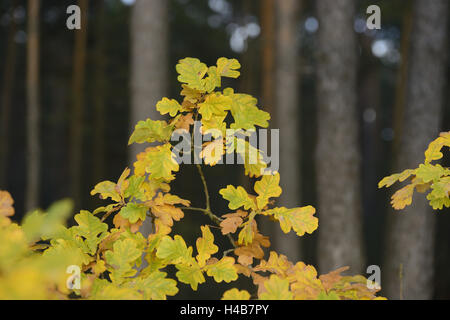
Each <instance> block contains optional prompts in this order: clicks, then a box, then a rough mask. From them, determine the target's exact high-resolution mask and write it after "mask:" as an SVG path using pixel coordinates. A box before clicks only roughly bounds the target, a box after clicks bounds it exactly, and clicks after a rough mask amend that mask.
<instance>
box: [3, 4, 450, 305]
mask: <svg viewBox="0 0 450 320" xmlns="http://www.w3.org/2000/svg"><path fill="white" fill-rule="evenodd" d="M74 2H75V1H66V0H64V1H61V0H44V1H42V4H41V6H42V7H41V12H40V13H41V16H40V19H41V20H40V27H41V39H40V40H41V56H40V67H41V73H40V94H41V101H40V104H41V111H40V116H41V120H40V130H41V137H40V143H41V164H40V167H41V173H40V179H41V182H40V190H39V205H40V207H43V208H46V207H48V206H49V205H50V204H51V203H52V202H54V201H55V200H58V199H61V198H65V197H71V194H70V183H71V182H70V176H69V167H68V166H69V153H68V149H69V145H70V140H69V132H70V123H71V122H70V118H71V114H70V103H71V100H70V95H71V85H72V84H71V81H72V72H73V55H74V32H73V31H70V30H68V29H67V28H66V27H65V23H66V18H67V14H66V12H65V10H66V8H67V6H68V5H70V4H74ZM125 2H126V1H120V0H108V1H104V3H105V7H104V8H105V20H104V22H103V32H102V34H101V39H100V38H99V35H98V34H96V33H95V26H96V24H97V23H99V22H98V16H97V12H98V11H97V1H89V16H88V17H89V18H88V19H89V20H88V25H89V28H88V42H87V67H86V77H85V83H84V92H85V97H86V98H85V103H84V117H83V124H82V132H83V157H82V159H83V162H82V192H81V194H82V199H81V201H80V203H77V207H78V208H87V209H93V208H95V207H96V206H97V205H99V204H100V203H101V202H100V201H99V200H98V199H94V198H92V197H91V196H90V195H89V192H90V190H91V189H92V188H93V186H94V185H95V184H96V183H97V182H99V181H101V180H105V179H107V180H112V181H115V180H116V179H117V178H118V177H119V176H120V174H121V172H122V171H123V169H124V168H125V167H126V166H127V165H128V163H127V162H128V161H127V159H128V158H127V150H128V149H127V142H128V138H129V135H130V123H129V122H130V120H129V114H130V95H131V93H130V59H131V57H130V41H131V40H130V13H131V6H130V4H127V3H125ZM168 2H169V37H170V38H169V48H168V52H167V55H168V57H169V63H168V68H170V69H169V70H170V72H169V79H168V85H169V92H170V94H169V95H168V96H169V97H170V98H177V99H178V98H179V95H178V94H179V83H178V82H177V81H176V77H177V74H176V71H175V65H176V63H177V61H178V60H179V59H182V58H184V57H197V58H199V59H200V60H202V61H203V62H205V63H206V64H208V65H212V64H214V63H215V61H216V59H217V58H218V57H222V56H223V57H228V58H237V59H239V60H240V61H241V63H242V65H243V69H242V76H241V78H240V79H239V80H237V81H234V82H230V85H232V86H234V87H235V88H237V89H239V90H240V91H243V92H246V93H249V94H251V95H254V96H255V97H258V98H261V96H262V92H261V78H262V76H263V75H262V70H261V57H262V51H261V32H260V31H261V30H260V15H261V12H260V11H261V10H260V1H237V0H234V1H232V0H222V1H207V0H198V1H197V0H196V1H193V0H170V1H168ZM369 4H378V5H380V7H381V8H382V29H381V30H378V31H370V30H364V28H363V29H361V25H362V26H364V24H365V17H366V14H365V8H366V7H367V6H368V5H369ZM357 5H358V8H357V15H356V16H355V32H356V33H357V40H358V49H359V57H358V59H359V62H358V84H359V85H360V86H361V85H362V83H363V81H362V79H367V77H373V79H372V80H373V82H372V83H373V85H372V86H369V87H368V89H367V88H365V89H364V90H363V88H359V90H358V112H359V138H360V145H361V150H362V174H361V179H362V196H363V228H364V229H363V230H364V241H365V243H364V245H365V246H366V258H367V261H366V262H367V265H371V264H377V265H381V264H382V259H383V247H384V245H385V244H384V242H383V241H384V240H383V239H384V237H385V229H386V228H385V220H386V219H385V218H386V216H387V214H388V212H389V210H388V208H389V196H390V191H388V190H378V188H377V183H378V181H379V180H380V179H381V178H382V177H384V176H386V175H388V174H391V173H393V170H394V169H393V165H392V159H393V154H394V153H395V149H394V144H393V141H394V138H395V134H396V132H395V130H394V128H395V123H394V105H395V95H396V90H397V89H398V86H399V83H398V72H399V66H400V61H401V55H402V52H401V38H402V35H403V32H404V30H403V22H404V16H405V14H406V13H407V12H408V10H409V9H408V7H409V6H410V1H402V0H389V1H387V0H385V1H357ZM11 6H12V1H10V0H2V1H1V3H0V39H1V41H0V61H1V62H0V74H1V75H2V80H1V81H2V83H1V85H2V86H4V84H5V82H6V81H9V79H5V78H4V77H3V74H4V72H5V68H6V66H7V63H8V62H7V61H6V46H7V38H8V35H9V33H10V32H11V31H10V30H11V29H10V21H11V20H10V18H9V17H10V12H11ZM26 8H27V4H26V1H23V0H20V1H17V2H16V6H15V9H14V14H13V16H14V20H15V22H16V24H17V30H15V33H14V43H15V46H16V55H15V56H16V62H15V68H16V69H15V77H14V80H13V91H12V108H11V114H10V118H9V120H8V122H9V124H10V126H9V133H8V134H9V139H8V140H9V141H10V143H9V148H10V149H9V153H8V157H7V159H6V168H7V175H6V180H5V181H3V182H2V184H1V185H0V189H4V190H8V191H10V192H11V194H12V196H13V198H14V199H15V208H16V212H17V213H16V215H15V219H16V220H18V221H19V220H20V219H21V217H22V216H23V215H24V213H25V207H24V203H25V185H26V148H25V146H26V122H25V115H26V107H27V103H26V87H25V85H26V82H25V75H26V67H27V66H26V43H27V29H26V23H27V12H26ZM330 10H332V8H330ZM316 23H317V20H316V12H315V5H314V1H311V0H310V1H303V8H302V11H301V16H300V17H299V19H298V37H299V38H300V44H301V45H300V49H299V52H298V59H299V65H301V71H300V72H301V85H300V86H299V88H298V90H299V91H301V110H300V117H299V121H300V123H301V124H300V128H301V134H300V139H301V143H302V154H301V158H302V162H301V163H302V168H301V177H302V178H301V184H302V194H301V199H302V203H303V204H304V205H307V204H311V205H313V206H315V205H317V195H316V192H315V189H316V188H315V187H316V185H315V162H314V150H315V146H316V137H317V123H318V122H319V121H320V119H319V118H318V116H317V103H316V81H315V70H316V67H315V66H316V63H317V62H316V56H315V52H316V45H317V43H316V41H317V39H316V36H317V27H318V26H317V25H316ZM249 24H251V29H248V30H250V31H251V32H250V33H251V34H250V35H248V38H246V39H245V38H242V36H239V32H237V31H236V30H237V29H236V28H237V27H239V26H241V27H242V26H248V25H249ZM358 26H359V27H358ZM100 40H102V41H103V43H104V46H105V47H104V56H103V59H104V63H105V79H106V83H105V88H106V89H105V103H104V104H105V112H104V114H103V122H104V127H105V132H104V136H105V139H104V143H105V149H104V151H105V154H104V155H103V157H104V159H106V161H104V163H103V168H102V169H103V170H102V172H101V174H99V173H98V172H95V170H94V161H95V154H96V153H95V150H94V149H95V146H94V145H93V141H94V135H95V132H96V130H95V129H96V126H98V123H97V122H96V119H95V117H94V113H93V103H94V102H93V101H94V97H95V95H96V84H95V83H94V82H95V81H94V79H95V78H94V77H93V70H94V69H95V63H96V60H95V59H94V48H95V45H96V44H97V43H98V41H100ZM447 69H448V67H447ZM149 72H151V71H149ZM446 74H447V78H448V75H449V74H450V73H448V72H447V73H446ZM449 89H450V88H449V85H448V81H447V84H446V90H445V92H446V100H445V104H444V108H443V111H444V112H443V114H444V119H443V120H442V121H441V123H442V128H441V131H449V130H450V108H449V96H448V92H449V91H450V90H449ZM367 101H369V102H370V104H371V105H370V106H369V108H367ZM368 109H369V111H368ZM2 153H3V150H2V149H0V156H2V157H3V155H2ZM405 169H406V168H405ZM195 173H196V172H195V170H194V168H191V167H189V166H186V165H183V166H182V170H181V171H180V173H179V174H178V175H177V180H176V182H175V184H174V188H173V189H174V193H175V194H178V195H180V196H182V197H183V198H186V199H192V200H193V205H194V206H201V205H202V204H201V203H202V201H203V190H202V188H201V183H200V179H199V178H198V177H197V176H196V175H195ZM242 173H243V169H242V168H237V167H233V166H221V167H220V166H219V167H215V168H207V169H206V171H205V174H206V176H207V180H208V182H209V184H210V189H211V190H210V193H211V194H212V195H217V193H218V190H219V189H221V188H222V187H224V186H226V185H227V184H234V185H236V184H238V183H240V181H241V176H242ZM212 201H213V208H214V210H215V211H216V212H222V213H227V208H226V203H225V202H224V201H223V200H220V199H219V198H218V197H217V196H213V198H212ZM436 215H437V232H436V248H435V253H436V263H435V272H436V273H435V289H434V292H435V293H434V297H435V298H438V299H448V298H450V275H449V272H448V270H450V246H449V244H450V233H449V232H448V230H449V229H450V216H449V212H448V210H443V211H442V212H438V213H436ZM199 222H201V223H208V221H207V220H206V219H204V218H203V217H200V216H198V215H197V214H195V213H193V214H192V215H188V214H186V218H185V219H184V220H183V222H182V223H178V225H177V228H176V229H175V231H177V232H180V233H182V234H184V235H185V237H186V240H187V241H188V242H189V243H191V244H193V243H194V241H195V238H196V237H197V236H198V234H197V231H198V230H197V229H198V223H199ZM319 229H320V224H319ZM192 230H195V231H194V232H193V231H192ZM215 234H216V233H215ZM316 240H317V232H316V233H314V234H313V235H307V236H305V237H304V238H303V240H302V242H303V244H304V253H303V256H304V257H303V260H304V261H305V262H306V263H310V264H313V265H317V254H316ZM224 243H225V242H224ZM0 246H1V244H0ZM180 287H181V288H182V289H185V287H186V286H184V285H182V284H180ZM188 292H189V290H182V292H181V294H180V296H178V297H180V298H186V297H192V296H189V295H188ZM217 292H223V290H221V289H220V290H217V291H216V290H215V289H214V290H212V289H211V288H210V287H209V286H208V285H203V286H200V289H199V292H198V295H197V294H196V295H195V296H194V297H204V298H212V297H213V296H212V295H214V298H218V297H219V295H218V293H217ZM216 295H217V297H216Z"/></svg>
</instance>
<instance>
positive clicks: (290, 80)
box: [274, 0, 302, 261]
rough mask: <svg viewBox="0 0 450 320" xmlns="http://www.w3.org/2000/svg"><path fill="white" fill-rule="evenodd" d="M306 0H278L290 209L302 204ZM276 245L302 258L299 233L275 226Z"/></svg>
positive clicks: (280, 120) (283, 157) (278, 75)
mask: <svg viewBox="0 0 450 320" xmlns="http://www.w3.org/2000/svg"><path fill="white" fill-rule="evenodd" d="M301 3H302V1H299V0H279V1H277V2H276V10H275V12H276V17H277V19H276V21H277V28H276V39H277V41H276V71H275V80H276V89H275V99H276V103H275V106H276V109H274V112H276V121H277V128H280V169H279V171H280V174H281V180H280V185H281V188H282V189H283V193H282V195H281V197H280V199H279V204H280V205H282V206H285V207H288V208H293V207H298V206H300V205H301V199H300V193H301V190H300V189H301V188H300V182H301V177H300V176H301V174H300V168H301V158H300V147H301V146H300V145H301V136H300V128H299V115H300V72H299V71H300V70H299V69H300V66H299V62H300V56H299V43H298V42H299V32H298V28H297V27H298V19H299V11H300V6H301ZM275 230H276V231H275V238H274V240H275V248H276V249H277V251H278V252H282V253H284V254H285V255H287V256H288V257H289V258H290V259H291V260H292V261H298V260H300V239H299V238H298V236H297V235H296V234H295V233H290V234H289V235H286V234H285V233H284V232H283V231H282V230H281V229H280V228H276V229H275Z"/></svg>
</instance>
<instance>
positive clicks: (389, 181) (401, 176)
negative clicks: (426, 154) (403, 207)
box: [378, 169, 415, 188]
mask: <svg viewBox="0 0 450 320" xmlns="http://www.w3.org/2000/svg"><path fill="white" fill-rule="evenodd" d="M414 173H415V170H411V169H408V170H405V171H403V172H402V173H396V174H393V175H390V176H388V177H385V178H383V179H382V180H381V181H380V182H379V183H378V188H383V187H390V186H392V185H393V184H394V183H396V182H397V181H400V182H403V181H405V180H406V179H408V178H409V177H410V176H411V175H413V174H414Z"/></svg>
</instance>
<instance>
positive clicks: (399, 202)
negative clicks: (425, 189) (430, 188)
mask: <svg viewBox="0 0 450 320" xmlns="http://www.w3.org/2000/svg"><path fill="white" fill-rule="evenodd" d="M414 187H415V185H414V184H408V185H407V186H405V187H403V188H401V189H400V190H397V191H396V192H395V193H394V194H393V195H392V198H391V199H392V200H391V204H392V207H393V208H394V209H396V210H402V209H404V208H405V207H406V206H409V205H410V204H411V203H412V198H413V194H414Z"/></svg>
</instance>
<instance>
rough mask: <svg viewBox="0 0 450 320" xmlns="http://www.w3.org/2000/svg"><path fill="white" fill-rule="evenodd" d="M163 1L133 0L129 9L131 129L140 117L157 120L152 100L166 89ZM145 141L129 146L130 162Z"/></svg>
mask: <svg viewBox="0 0 450 320" xmlns="http://www.w3.org/2000/svg"><path fill="white" fill-rule="evenodd" d="M167 5H168V4H167V1H164V0H154V1H146V0H136V2H135V4H134V7H133V13H132V26H131V38H132V61H131V73H132V74H131V120H130V125H131V130H132V131H133V130H134V126H135V125H136V124H137V123H138V122H139V121H141V120H145V119H147V118H151V119H152V120H158V119H160V118H161V115H160V114H159V113H158V111H156V108H155V106H156V103H157V102H158V101H159V100H160V99H161V98H162V97H163V96H164V95H165V94H166V93H167V92H166V91H167V78H168V69H167V68H168V67H167V65H168V59H167V55H168V21H167V19H168V16H167V10H168V8H167ZM144 149H145V145H138V144H133V145H132V146H131V147H130V151H131V152H130V160H129V161H130V164H133V163H134V161H135V160H136V155H137V154H138V153H139V152H142V151H143V150H144Z"/></svg>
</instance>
